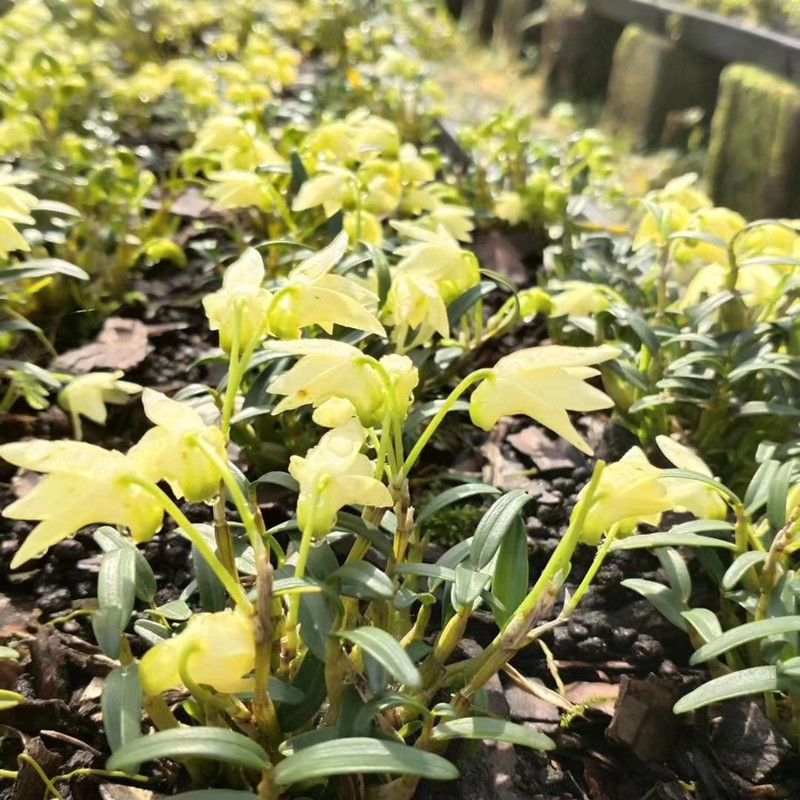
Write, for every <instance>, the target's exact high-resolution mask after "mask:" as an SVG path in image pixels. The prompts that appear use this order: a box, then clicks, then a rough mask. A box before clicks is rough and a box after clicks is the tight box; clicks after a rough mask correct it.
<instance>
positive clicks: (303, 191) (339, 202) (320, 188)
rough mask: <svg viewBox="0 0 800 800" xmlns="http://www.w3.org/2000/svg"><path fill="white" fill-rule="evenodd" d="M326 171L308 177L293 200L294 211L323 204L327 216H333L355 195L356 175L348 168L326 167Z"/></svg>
mask: <svg viewBox="0 0 800 800" xmlns="http://www.w3.org/2000/svg"><path fill="white" fill-rule="evenodd" d="M325 169H326V171H325V172H322V173H320V174H319V175H315V176H314V177H313V178H308V179H307V180H306V181H304V182H303V185H302V186H301V187H300V191H299V192H298V193H297V196H296V197H295V198H294V201H293V202H292V211H306V210H308V209H309V208H316V206H322V210H323V211H324V212H325V216H326V217H332V216H333V215H334V214H335V213H336V212H337V211H338V210H339V209H340V208H341V207H342V206H343V205H344V203H345V200H347V199H348V198H350V197H351V196H352V195H353V192H354V188H355V176H354V175H353V173H352V172H349V171H348V170H346V169H338V168H334V167H326V168H325Z"/></svg>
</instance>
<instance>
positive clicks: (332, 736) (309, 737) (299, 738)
mask: <svg viewBox="0 0 800 800" xmlns="http://www.w3.org/2000/svg"><path fill="white" fill-rule="evenodd" d="M341 738H342V737H341V736H340V735H339V730H338V728H337V727H336V726H335V725H329V726H327V727H324V728H314V729H313V730H310V731H304V732H303V733H298V734H296V735H294V736H292V738H291V739H285V740H284V741H282V742H281V743H280V745H279V746H278V752H279V753H280V754H281V755H283V756H290V755H292V754H293V753H297V752H299V751H300V750H305V748H307V747H311V746H312V745H315V744H321V743H322V742H332V741H335V740H336V739H341Z"/></svg>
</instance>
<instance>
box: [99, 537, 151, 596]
mask: <svg viewBox="0 0 800 800" xmlns="http://www.w3.org/2000/svg"><path fill="white" fill-rule="evenodd" d="M92 538H93V539H94V540H95V542H96V543H97V545H98V547H99V548H100V549H101V550H102V551H103V552H104V553H107V552H108V551H109V550H114V549H116V548H118V547H127V548H129V549H131V550H133V552H134V553H136V596H137V597H138V598H139V599H140V600H141V601H142V602H143V603H152V602H153V601H154V600H155V598H156V592H157V591H158V586H157V585H156V576H155V575H154V574H153V569H152V567H151V566H150V564H149V563H148V561H147V559H146V558H145V556H144V553H143V552H142V551H141V550H139V549H138V548H137V547H136V546H135V545H134V544H133V543H132V542H131V541H130V540H129V539H126V538H125V537H124V536H123V535H122V534H121V533H120V532H119V531H118V530H116V529H115V528H112V527H111V526H110V525H103V526H102V527H100V528H98V529H97V530H96V531H95V532H94V534H93V535H92Z"/></svg>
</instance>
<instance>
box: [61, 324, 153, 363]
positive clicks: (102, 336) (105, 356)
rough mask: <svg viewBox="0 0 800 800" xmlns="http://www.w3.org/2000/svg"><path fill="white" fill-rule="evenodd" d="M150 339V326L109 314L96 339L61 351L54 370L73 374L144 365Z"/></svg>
mask: <svg viewBox="0 0 800 800" xmlns="http://www.w3.org/2000/svg"><path fill="white" fill-rule="evenodd" d="M149 338H150V331H149V329H148V327H147V325H145V324H144V323H143V322H140V321H139V320H138V319H126V318H124V317H109V318H108V319H107V320H106V321H105V323H104V324H103V328H102V330H101V331H100V333H99V334H98V336H97V339H96V340H95V341H94V342H91V343H90V344H87V345H84V346H83V347H78V348H76V349H75V350H68V351H67V352H66V353H62V354H61V355H60V356H58V357H57V358H56V359H55V360H54V361H53V369H56V370H62V371H66V372H72V373H74V374H84V373H87V372H94V371H95V370H108V369H113V370H117V369H121V370H122V371H123V372H124V371H126V370H129V369H133V368H134V367H137V366H138V365H139V364H141V363H142V361H144V360H145V358H146V357H147V356H148V355H149V354H150V352H151V351H152V350H153V348H152V347H151V346H150V344H148V340H149Z"/></svg>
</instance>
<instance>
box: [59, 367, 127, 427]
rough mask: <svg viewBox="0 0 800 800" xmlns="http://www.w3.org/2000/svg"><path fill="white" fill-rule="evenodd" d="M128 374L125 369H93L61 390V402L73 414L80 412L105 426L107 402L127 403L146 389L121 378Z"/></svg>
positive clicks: (72, 380) (62, 406) (79, 413)
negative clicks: (112, 370) (96, 370)
mask: <svg viewBox="0 0 800 800" xmlns="http://www.w3.org/2000/svg"><path fill="white" fill-rule="evenodd" d="M124 374H125V373H124V372H123V371H122V370H117V371H116V372H90V373H89V374H88V375H79V376H78V377H76V378H72V379H71V380H70V382H69V383H68V384H67V385H66V386H65V387H64V388H63V389H62V390H61V391H60V392H59V395H58V404H59V405H60V406H61V408H63V409H64V410H65V411H67V412H69V413H70V414H72V415H73V416H78V415H80V416H83V417H86V418H87V419H90V420H91V421H92V422H96V423H97V424H98V425H105V422H106V418H107V416H108V414H107V411H106V404H107V403H112V404H114V405H124V404H125V403H127V402H128V399H129V397H130V395H132V394H138V393H139V392H140V391H141V390H142V387H141V386H139V385H138V384H136V383H129V382H128V381H121V380H120V378H121V377H122V376H123V375H124Z"/></svg>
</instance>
